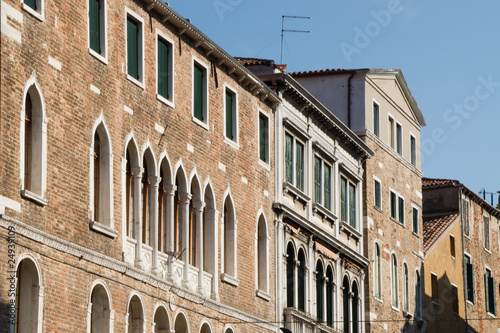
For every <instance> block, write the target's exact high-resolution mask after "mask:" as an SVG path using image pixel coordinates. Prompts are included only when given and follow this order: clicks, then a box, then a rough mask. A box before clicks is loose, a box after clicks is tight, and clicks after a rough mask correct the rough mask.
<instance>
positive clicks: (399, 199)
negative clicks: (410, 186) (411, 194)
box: [398, 198, 405, 224]
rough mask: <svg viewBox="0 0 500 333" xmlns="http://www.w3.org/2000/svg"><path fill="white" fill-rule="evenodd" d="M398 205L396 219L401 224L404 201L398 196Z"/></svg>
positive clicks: (403, 220) (403, 219)
mask: <svg viewBox="0 0 500 333" xmlns="http://www.w3.org/2000/svg"><path fill="white" fill-rule="evenodd" d="M398 205H399V217H398V220H399V222H400V223H401V224H403V223H404V222H405V201H404V200H403V198H398Z"/></svg>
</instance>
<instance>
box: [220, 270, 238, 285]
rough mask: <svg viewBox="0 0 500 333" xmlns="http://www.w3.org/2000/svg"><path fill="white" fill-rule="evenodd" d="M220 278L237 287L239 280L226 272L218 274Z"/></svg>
mask: <svg viewBox="0 0 500 333" xmlns="http://www.w3.org/2000/svg"><path fill="white" fill-rule="evenodd" d="M220 279H221V281H222V282H225V283H228V284H230V285H232V286H235V287H238V285H239V284H240V280H238V279H237V278H235V277H234V276H231V275H229V274H226V273H222V274H221V275H220Z"/></svg>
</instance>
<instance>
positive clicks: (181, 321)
mask: <svg viewBox="0 0 500 333" xmlns="http://www.w3.org/2000/svg"><path fill="white" fill-rule="evenodd" d="M174 331H175V333H189V332H190V330H189V322H188V319H187V316H186V314H185V313H184V312H183V311H179V312H178V313H177V314H176V316H175V321H174Z"/></svg>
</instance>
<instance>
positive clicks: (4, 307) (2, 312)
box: [0, 292, 15, 333]
mask: <svg viewBox="0 0 500 333" xmlns="http://www.w3.org/2000/svg"><path fill="white" fill-rule="evenodd" d="M5 295H7V292H5ZM2 298H3V297H2ZM8 300H9V299H2V300H0V323H2V324H0V333H8V332H10V325H9V323H10V313H11V311H10V310H11V309H10V308H9V303H8ZM12 311H15V309H12ZM12 313H14V312H12Z"/></svg>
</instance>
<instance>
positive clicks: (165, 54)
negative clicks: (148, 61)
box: [156, 36, 174, 102]
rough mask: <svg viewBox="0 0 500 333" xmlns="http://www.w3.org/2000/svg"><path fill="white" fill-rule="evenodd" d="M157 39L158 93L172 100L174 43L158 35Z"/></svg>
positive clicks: (167, 99)
mask: <svg viewBox="0 0 500 333" xmlns="http://www.w3.org/2000/svg"><path fill="white" fill-rule="evenodd" d="M157 40H158V42H157V52H158V54H157V73H156V75H157V78H156V79H157V93H158V96H159V97H161V98H163V99H165V100H166V101H169V102H172V101H173V98H172V92H173V71H172V70H173V67H174V66H173V58H172V44H171V43H169V42H168V41H167V40H165V39H164V38H162V37H160V36H157ZM161 98H160V99H161Z"/></svg>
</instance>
